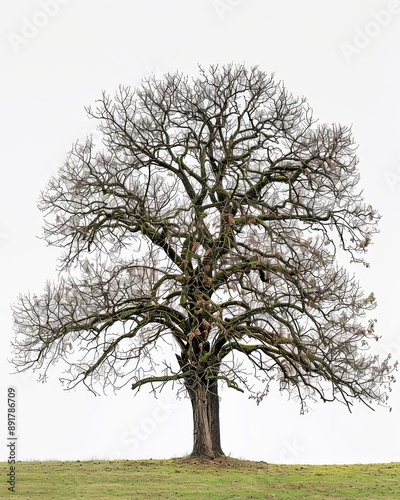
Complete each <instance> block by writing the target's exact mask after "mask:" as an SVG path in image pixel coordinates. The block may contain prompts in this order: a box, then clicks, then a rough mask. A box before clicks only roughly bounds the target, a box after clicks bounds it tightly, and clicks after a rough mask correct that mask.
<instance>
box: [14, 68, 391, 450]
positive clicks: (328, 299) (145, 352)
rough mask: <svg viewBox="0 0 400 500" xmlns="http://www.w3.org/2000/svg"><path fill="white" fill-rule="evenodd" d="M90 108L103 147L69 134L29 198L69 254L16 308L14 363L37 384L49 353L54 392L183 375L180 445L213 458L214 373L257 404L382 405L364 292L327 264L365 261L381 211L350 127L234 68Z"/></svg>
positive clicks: (175, 78)
mask: <svg viewBox="0 0 400 500" xmlns="http://www.w3.org/2000/svg"><path fill="white" fill-rule="evenodd" d="M87 111H88V114H89V116H90V117H92V118H94V119H95V120H98V123H99V130H100V131H101V133H102V136H103V144H102V145H95V144H93V141H92V139H91V138H88V139H87V140H86V142H84V143H82V144H80V143H77V144H76V145H75V146H74V147H73V149H72V151H71V153H70V155H69V156H68V158H67V160H66V162H65V164H64V166H63V167H62V168H61V169H60V171H59V173H58V175H57V176H56V177H55V178H53V179H51V180H50V182H49V184H48V186H47V188H46V190H45V191H44V192H43V193H42V195H41V199H40V204H39V207H40V209H41V210H43V211H44V212H45V221H46V225H45V239H46V240H47V241H48V243H49V244H50V245H55V246H58V247H62V248H63V249H64V254H63V255H62V257H61V258H60V263H61V267H60V270H61V277H60V280H59V282H58V283H57V284H51V283H48V284H47V286H46V289H45V291H44V294H43V295H42V296H40V297H37V296H35V295H33V296H32V295H31V294H27V295H24V296H21V297H20V298H19V301H18V303H17V304H16V305H15V307H14V313H15V328H16V332H17V335H16V340H15V343H14V347H15V358H14V362H15V364H16V366H17V367H18V369H19V370H26V369H29V368H35V369H39V373H41V377H42V378H43V379H45V378H46V374H47V371H48V368H49V366H50V365H51V364H52V363H53V362H55V361H56V360H59V359H61V360H63V361H65V362H66V363H67V364H68V365H67V366H68V368H67V372H66V374H65V378H64V379H63V380H64V381H66V382H67V387H73V386H75V385H76V384H78V383H79V382H83V383H84V384H85V385H87V387H88V388H89V389H90V390H92V391H95V390H96V386H97V385H100V386H103V387H106V386H107V385H110V386H112V387H113V388H121V387H123V386H124V385H125V384H127V383H132V388H133V389H134V390H136V389H139V388H141V387H142V386H143V385H145V384H150V385H151V386H152V388H153V389H154V390H157V389H160V388H161V387H163V386H164V384H166V383H167V382H176V383H179V384H180V387H181V389H182V390H184V391H186V393H187V394H188V396H189V397H190V400H191V403H192V408H193V422H194V446H193V452H192V454H193V456H207V457H215V456H217V455H221V454H223V451H222V448H221V443H220V423H219V396H218V383H219V382H220V381H221V382H225V383H226V384H227V385H228V386H229V387H231V388H234V389H237V390H239V391H242V392H248V393H249V394H250V396H251V397H254V398H255V399H256V401H257V402H260V401H261V400H262V399H263V397H264V396H265V395H266V394H267V392H268V388H269V385H270V383H271V381H275V382H276V383H277V384H278V385H279V388H280V390H282V391H288V392H289V393H290V394H291V395H292V396H294V397H297V398H298V399H299V401H300V403H301V409H302V410H303V409H304V407H305V404H306V402H307V399H309V398H311V399H322V400H323V401H334V400H338V401H341V402H343V403H344V404H346V405H347V406H348V407H349V409H350V407H351V405H352V402H353V401H354V400H361V401H362V402H364V403H365V404H366V405H368V406H371V405H372V404H373V403H378V404H384V403H385V402H386V400H387V393H388V391H389V390H390V384H391V383H392V382H393V381H394V378H393V374H392V372H393V370H394V368H395V366H390V365H389V362H388V359H386V360H383V361H380V360H379V358H378V356H376V355H373V354H371V351H370V350H369V349H370V346H369V341H370V340H371V339H378V337H376V334H375V333H374V321H373V320H371V319H368V318H366V313H367V311H369V310H371V309H372V308H373V307H374V305H375V298H374V296H373V294H371V295H369V296H368V297H366V296H364V294H363V292H362V290H361V289H360V286H359V283H358V282H357V281H356V280H355V278H354V277H352V276H350V275H349V274H348V272H347V271H346V270H345V269H344V268H343V267H341V266H340V265H339V264H338V260H340V259H342V256H346V255H349V256H350V258H351V262H359V263H364V264H365V265H367V263H366V262H365V260H364V254H365V252H366V249H367V247H368V245H369V243H370V242H371V238H372V236H373V234H374V233H375V232H376V231H377V228H376V224H377V221H378V219H379V216H378V215H377V213H376V211H375V210H374V209H373V208H372V207H371V206H369V205H366V204H365V203H364V201H363V198H362V196H361V193H359V192H358V191H357V184H358V180H359V176H358V173H357V168H356V164H357V158H356V155H355V147H354V142H353V139H352V135H351V131H350V129H349V128H347V127H343V126H340V125H333V126H328V125H325V124H324V125H319V124H317V123H316V121H315V120H314V119H313V117H312V112H311V110H310V108H309V106H308V104H307V102H306V100H305V99H298V98H294V97H293V96H292V95H291V94H290V93H288V92H287V90H286V89H285V87H284V86H283V85H282V84H281V83H279V82H278V83H276V82H275V81H274V78H273V77H271V76H268V75H266V74H265V73H264V72H262V71H260V70H259V69H258V68H252V69H250V70H247V69H246V68H245V67H243V66H232V65H230V66H226V67H222V68H220V67H211V68H210V69H209V70H207V71H206V70H203V69H200V74H199V76H198V77H197V78H195V79H193V80H190V79H188V78H186V77H184V76H183V75H181V74H168V75H166V76H165V77H164V78H163V79H161V80H158V79H156V78H150V79H147V80H145V81H144V82H143V84H142V86H141V87H140V88H138V89H134V90H131V89H130V88H129V87H120V88H119V90H118V92H117V94H116V96H115V97H114V99H112V98H110V97H108V96H107V95H105V94H103V96H102V98H101V99H100V100H99V101H98V102H97V106H96V108H95V109H91V108H88V109H87ZM338 258H340V259H338ZM174 354H175V356H174ZM251 376H253V377H251ZM253 380H254V381H255V382H258V385H256V386H253V385H252V384H253Z"/></svg>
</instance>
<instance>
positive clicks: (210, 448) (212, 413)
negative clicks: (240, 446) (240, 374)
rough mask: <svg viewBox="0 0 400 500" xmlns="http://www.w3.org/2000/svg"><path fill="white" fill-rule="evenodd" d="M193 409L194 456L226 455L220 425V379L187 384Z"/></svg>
mask: <svg viewBox="0 0 400 500" xmlns="http://www.w3.org/2000/svg"><path fill="white" fill-rule="evenodd" d="M186 387H187V390H188V392H189V395H190V400H191V403H192V410H193V451H192V454H191V456H192V457H206V458H216V457H218V456H220V455H224V452H223V451H222V448H221V435H220V427H219V398H218V381H217V380H214V381H212V382H210V381H208V384H207V385H206V384H203V383H201V382H200V381H199V380H197V383H196V384H195V385H194V387H193V386H190V385H189V384H188V385H187V386H186Z"/></svg>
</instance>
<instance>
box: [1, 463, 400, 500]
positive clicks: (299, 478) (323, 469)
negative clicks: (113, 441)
mask: <svg viewBox="0 0 400 500" xmlns="http://www.w3.org/2000/svg"><path fill="white" fill-rule="evenodd" d="M7 470H8V464H6V463H2V464H1V471H2V476H3V478H4V477H6V473H7ZM11 497H12V498H14V499H39V498H40V499H41V498H54V499H75V498H76V499H86V498H88V499H91V498H93V499H99V500H102V499H110V498H120V499H135V500H136V499H147V500H148V499H150V500H151V499H176V498H178V499H192V498H193V499H194V498H196V499H197V500H199V499H201V500H203V499H217V500H222V499H226V500H230V499H246V500H247V499H290V498H297V499H303V498H307V499H326V500H329V499H339V498H340V499H353V498H359V499H367V498H368V499H370V498H371V499H375V498H400V463H388V464H357V465H279V464H271V463H266V462H252V461H247V460H238V459H234V458H231V457H225V456H224V457H219V458H217V459H215V460H203V459H197V458H190V457H182V458H174V459H170V460H133V461H132V460H117V461H106V460H104V461H103V460H102V461H99V460H96V461H75V462H19V463H17V488H16V493H15V494H14V493H10V492H8V491H7V487H6V485H5V480H4V481H3V482H2V490H1V491H0V498H11Z"/></svg>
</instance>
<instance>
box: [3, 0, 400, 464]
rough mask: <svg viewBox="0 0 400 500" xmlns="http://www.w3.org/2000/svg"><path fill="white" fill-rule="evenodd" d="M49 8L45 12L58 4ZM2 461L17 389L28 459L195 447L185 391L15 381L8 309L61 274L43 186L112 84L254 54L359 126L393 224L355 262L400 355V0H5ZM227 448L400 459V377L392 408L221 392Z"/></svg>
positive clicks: (287, 455)
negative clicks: (45, 217)
mask: <svg viewBox="0 0 400 500" xmlns="http://www.w3.org/2000/svg"><path fill="white" fill-rule="evenodd" d="M46 10H47V11H48V14H46ZM0 19H1V21H0V51H1V71H2V74H1V80H0V85H1V93H0V99H1V131H0V140H1V149H0V151H1V156H0V162H1V163H0V164H1V181H0V182H1V184H0V185H1V195H0V265H1V283H0V298H1V302H0V307H1V310H0V349H1V351H0V352H1V386H0V410H1V411H0V436H3V438H1V440H0V460H6V459H7V448H6V437H7V429H6V408H7V399H6V396H7V387H8V386H10V385H12V386H14V387H15V388H16V390H17V401H18V451H17V456H18V459H20V460H50V459H60V460H76V459H80V460H85V459H91V458H97V459H107V458H130V459H134V458H150V457H151V458H158V457H160V458H163V457H172V456H181V455H184V454H186V453H188V452H190V450H191V444H192V441H191V439H192V438H191V425H192V424H191V409H190V404H189V402H188V401H187V400H181V401H177V400H176V399H175V397H174V393H173V392H170V393H167V392H165V393H164V392H163V393H162V394H161V395H160V397H159V400H155V399H154V398H153V397H152V396H150V395H149V394H148V393H147V392H146V389H144V391H143V393H141V394H139V396H137V397H135V398H134V397H133V394H132V392H131V390H130V388H129V386H128V387H127V388H126V389H125V390H123V391H120V392H119V393H118V394H117V395H115V396H114V395H108V396H101V397H96V398H95V397H94V396H92V395H91V394H90V393H89V392H87V391H85V389H84V388H81V389H78V390H76V391H75V392H64V391H63V390H62V388H61V385H60V384H59V382H58V375H59V374H60V367H57V366H55V367H54V370H53V373H52V377H51V378H50V381H49V382H48V383H47V384H44V385H43V384H39V383H37V381H36V378H37V376H36V374H33V373H29V374H25V375H24V376H21V375H18V376H15V375H11V374H10V372H11V371H12V366H11V365H10V364H9V363H8V361H7V358H9V357H10V349H9V344H10V341H11V338H12V322H11V310H10V304H11V302H13V301H14V300H15V297H16V296H17V295H18V293H20V292H24V291H28V290H30V291H37V292H40V290H41V289H42V288H43V285H44V282H45V280H46V279H47V278H54V277H55V276H56V275H55V271H54V269H55V266H56V256H57V252H56V251H55V250H54V249H51V248H47V247H46V246H45V243H44V242H43V241H41V240H39V239H38V238H37V236H39V235H40V234H41V227H42V215H41V214H40V213H39V211H38V210H37V208H36V203H37V199H38V195H39V192H40V190H41V189H43V188H44V186H45V184H46V181H47V180H48V178H49V177H50V176H51V175H52V174H53V173H54V172H55V170H56V168H57V166H59V165H60V164H61V163H62V162H63V160H64V159H65V156H66V152H67V151H68V150H69V149H70V147H71V145H72V143H73V142H75V140H76V139H78V138H82V137H83V136H84V135H85V133H86V132H88V131H90V130H92V127H93V126H95V125H94V124H93V122H91V121H89V120H88V119H87V118H86V114H85V111H84V106H85V105H89V104H93V103H94V101H95V100H96V99H97V98H99V97H100V93H101V91H102V90H103V89H104V90H106V91H108V92H109V93H111V94H113V93H114V91H115V90H116V88H117V86H118V85H119V84H129V85H132V86H135V85H137V84H138V83H139V82H140V79H141V78H143V77H145V76H148V75H149V74H151V73H157V74H162V73H163V72H166V71H175V70H180V71H182V72H184V73H188V74H195V73H196V71H197V64H198V63H200V64H202V65H204V66H209V64H212V63H223V64H224V63H229V62H234V63H245V64H246V65H248V66H251V65H255V64H257V65H259V66H260V68H261V69H262V70H264V71H266V72H268V73H270V72H275V74H276V79H277V80H283V81H284V82H285V84H286V86H287V88H288V90H289V91H290V92H292V93H293V94H295V95H305V96H306V97H307V98H308V100H309V102H310V104H311V106H312V108H313V109H314V113H315V117H318V118H319V119H320V121H322V122H329V123H332V122H339V123H342V124H345V125H351V124H353V132H354V135H355V139H356V141H357V143H358V144H359V145H360V146H359V150H358V154H359V159H360V164H359V167H360V171H361V175H362V187H363V188H364V190H365V198H366V199H367V201H368V202H370V203H372V204H373V205H374V206H375V207H376V208H378V209H379V211H380V212H381V214H382V216H383V218H382V221H381V226H380V227H381V234H380V235H379V236H378V237H377V238H376V239H375V242H374V246H373V247H372V249H371V251H370V254H369V261H370V262H371V268H370V269H369V270H368V271H365V270H363V269H362V268H357V269H355V271H356V272H357V273H358V275H359V277H360V279H361V280H362V283H363V286H364V287H365V290H366V292H367V293H369V292H370V291H373V292H374V293H375V295H376V297H377V298H378V308H377V309H376V310H375V316H376V318H377V319H378V324H377V325H378V327H377V332H378V333H379V334H380V335H382V340H381V341H380V347H379V351H380V352H382V353H386V352H389V351H391V352H392V353H393V356H394V357H395V358H398V357H399V354H400V338H399V309H400V308H399V289H398V283H399V280H400V269H399V260H398V252H399V240H400V237H399V233H400V218H399V203H398V198H399V193H400V141H399V139H400V70H399V61H400V54H399V52H400V2H399V1H397V0H396V1H394V0H391V1H387V0H379V1H378V0H376V1H367V0H352V1H351V2H348V1H344V0H335V1H325V2H321V1H320V0H305V1H302V2H299V1H298V0H285V1H281V0H275V1H269V0H170V1H165V0H157V1H156V0H152V1H149V0H147V1H130V0H125V1H124V0H112V1H111V0H43V1H42V2H40V1H36V0H19V1H18V2H2V5H1V7H0ZM221 396H222V403H221V419H222V444H223V449H224V451H225V453H227V454H231V455H232V456H234V457H237V458H245V459H253V460H264V461H267V462H286V463H354V462H390V461H399V460H400V451H399V450H400V435H399V430H398V429H399V427H398V422H399V417H400V384H396V385H395V386H394V390H393V393H392V397H391V400H390V404H391V405H392V406H393V411H392V412H389V411H388V410H386V409H383V408H377V409H376V411H371V410H369V409H368V408H366V407H364V406H362V405H355V407H354V411H353V413H352V414H350V413H348V412H347V410H346V408H345V407H344V406H342V405H340V404H338V403H337V404H326V405H324V404H322V403H316V404H313V405H312V409H311V411H310V412H309V413H308V414H306V415H304V416H300V415H299V406H298V405H297V403H295V402H292V401H288V400H287V398H286V397H283V396H281V395H280V394H279V393H277V392H273V393H271V394H270V396H269V397H268V398H267V399H266V400H264V402H263V403H262V404H261V405H259V406H256V405H255V403H254V402H253V401H249V400H248V399H247V397H246V395H240V394H236V393H232V390H227V389H225V390H223V391H222V392H221Z"/></svg>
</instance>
